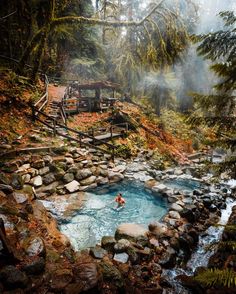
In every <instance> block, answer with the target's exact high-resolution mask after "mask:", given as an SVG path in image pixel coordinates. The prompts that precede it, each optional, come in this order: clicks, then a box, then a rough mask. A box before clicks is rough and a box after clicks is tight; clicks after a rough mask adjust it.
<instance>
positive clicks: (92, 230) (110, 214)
mask: <svg viewBox="0 0 236 294" xmlns="http://www.w3.org/2000/svg"><path fill="white" fill-rule="evenodd" d="M118 192H121V193H122V194H123V197H124V198H125V200H126V205H125V208H123V209H122V210H120V211H116V210H114V208H115V207H116V206H117V205H116V203H115V202H114V201H113V202H112V203H111V201H112V200H114V197H115V196H116V195H117V193H118ZM86 198H87V200H86V201H85V204H84V206H83V207H82V209H81V210H80V211H78V214H76V215H75V216H74V217H73V218H72V219H71V220H70V221H69V222H68V223H62V224H61V225H60V230H61V232H62V233H64V234H65V235H67V236H68V237H69V239H70V241H71V243H72V245H73V246H74V248H75V249H76V250H79V249H83V248H87V247H91V246H94V245H95V244H96V243H97V242H99V241H100V240H101V238H102V236H105V235H111V236H113V235H114V233H115V230H116V228H117V226H118V225H119V224H121V223H137V224H142V225H145V226H147V225H148V224H149V223H150V222H152V221H153V220H160V219H161V218H162V217H163V216H164V215H165V214H166V212H167V203H166V201H165V200H164V199H163V198H162V197H157V196H154V195H153V194H151V192H149V191H147V190H146V189H145V188H144V186H143V185H141V184H139V183H136V182H132V183H131V182H124V183H121V184H119V185H114V186H111V187H109V188H103V189H99V190H97V191H95V192H93V193H86Z"/></svg>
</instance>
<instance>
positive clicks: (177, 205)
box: [170, 203, 183, 212]
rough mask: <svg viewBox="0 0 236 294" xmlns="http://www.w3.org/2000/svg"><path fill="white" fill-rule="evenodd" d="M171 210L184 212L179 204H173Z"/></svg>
mask: <svg viewBox="0 0 236 294" xmlns="http://www.w3.org/2000/svg"><path fill="white" fill-rule="evenodd" d="M170 209H171V210H175V211H177V212H181V211H182V210H183V207H182V206H180V205H179V204H177V203H173V204H172V205H171V206H170Z"/></svg>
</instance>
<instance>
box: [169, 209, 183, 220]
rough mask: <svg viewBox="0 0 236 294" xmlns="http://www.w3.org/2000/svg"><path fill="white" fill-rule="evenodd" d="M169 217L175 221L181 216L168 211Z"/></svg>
mask: <svg viewBox="0 0 236 294" xmlns="http://www.w3.org/2000/svg"><path fill="white" fill-rule="evenodd" d="M169 215H170V217H171V218H175V219H180V218H181V216H180V214H179V213H178V212H177V211H172V210H171V211H169Z"/></svg>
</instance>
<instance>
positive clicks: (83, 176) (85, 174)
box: [75, 168, 93, 181]
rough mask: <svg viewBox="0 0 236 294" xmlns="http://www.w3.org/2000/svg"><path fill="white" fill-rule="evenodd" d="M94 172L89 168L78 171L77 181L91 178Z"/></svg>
mask: <svg viewBox="0 0 236 294" xmlns="http://www.w3.org/2000/svg"><path fill="white" fill-rule="evenodd" d="M92 174H93V173H92V171H91V170H90V169H89V168H86V169H82V170H80V171H78V172H77V173H76V175H75V178H76V180H78V181H81V180H83V179H86V178H88V177H90V176H92Z"/></svg>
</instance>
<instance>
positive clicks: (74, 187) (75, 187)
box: [65, 180, 80, 193]
mask: <svg viewBox="0 0 236 294" xmlns="http://www.w3.org/2000/svg"><path fill="white" fill-rule="evenodd" d="M79 187H80V183H79V182H77V181H75V180H74V181H72V182H70V183H69V184H67V185H65V188H66V190H67V191H68V192H69V193H74V192H77V191H79Z"/></svg>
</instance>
